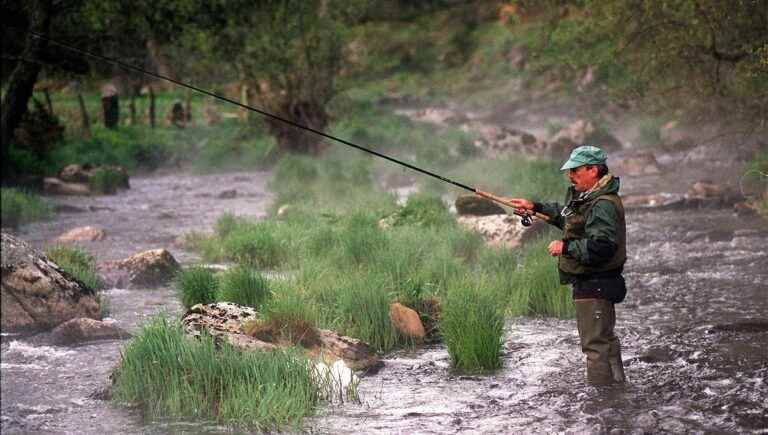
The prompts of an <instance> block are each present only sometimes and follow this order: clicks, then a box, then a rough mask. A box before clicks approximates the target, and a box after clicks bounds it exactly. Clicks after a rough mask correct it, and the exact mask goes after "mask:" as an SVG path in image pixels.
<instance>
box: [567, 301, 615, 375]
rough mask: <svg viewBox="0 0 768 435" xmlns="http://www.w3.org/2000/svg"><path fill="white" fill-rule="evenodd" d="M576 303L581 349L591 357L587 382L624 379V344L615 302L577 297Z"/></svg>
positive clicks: (588, 358) (588, 364)
mask: <svg viewBox="0 0 768 435" xmlns="http://www.w3.org/2000/svg"><path fill="white" fill-rule="evenodd" d="M574 304H575V305H576V327H577V328H578V330H579V338H580V339H581V351H582V352H584V355H586V357H587V382H589V383H590V384H612V383H621V382H624V380H625V377H624V365H623V364H622V362H621V344H620V343H619V338H618V337H616V334H614V332H613V327H614V325H615V324H616V311H615V309H614V306H613V303H612V302H610V301H607V300H605V299H576V300H574Z"/></svg>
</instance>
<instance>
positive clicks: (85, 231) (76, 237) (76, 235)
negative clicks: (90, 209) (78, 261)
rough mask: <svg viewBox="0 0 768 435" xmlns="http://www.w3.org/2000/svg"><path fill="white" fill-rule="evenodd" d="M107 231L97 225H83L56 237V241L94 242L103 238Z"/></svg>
mask: <svg viewBox="0 0 768 435" xmlns="http://www.w3.org/2000/svg"><path fill="white" fill-rule="evenodd" d="M106 237H107V233H106V232H105V231H104V230H103V229H101V228H97V227H92V226H85V227H77V228H73V229H71V230H69V231H67V232H66V233H64V234H62V235H60V236H59V237H57V238H56V240H55V242H57V243H71V242H94V241H98V240H104V239H105V238H106Z"/></svg>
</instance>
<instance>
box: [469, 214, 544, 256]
mask: <svg viewBox="0 0 768 435" xmlns="http://www.w3.org/2000/svg"><path fill="white" fill-rule="evenodd" d="M457 222H458V223H459V224H460V225H463V226H464V227H466V228H468V229H470V230H472V231H476V232H478V233H480V235H482V236H483V239H484V240H485V242H486V243H487V244H488V245H490V246H502V247H506V248H516V247H518V246H520V245H521V244H522V243H523V242H524V241H525V240H527V239H528V238H530V237H531V236H532V235H533V234H535V233H537V232H538V231H539V230H540V229H541V228H542V227H543V226H544V225H545V224H544V223H543V222H541V221H540V220H538V219H534V224H533V225H532V226H530V227H524V226H523V225H522V223H521V222H520V217H518V216H517V215H490V216H459V217H458V218H457Z"/></svg>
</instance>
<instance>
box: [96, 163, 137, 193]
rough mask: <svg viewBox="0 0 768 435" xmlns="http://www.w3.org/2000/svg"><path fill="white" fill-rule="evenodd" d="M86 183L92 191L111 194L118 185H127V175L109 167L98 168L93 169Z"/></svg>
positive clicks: (115, 190)
mask: <svg viewBox="0 0 768 435" xmlns="http://www.w3.org/2000/svg"><path fill="white" fill-rule="evenodd" d="M88 184H89V186H90V188H91V191H93V192H96V193H100V194H113V193H116V192H117V189H118V188H119V187H126V186H128V175H126V174H125V173H123V172H120V171H118V170H116V169H113V168H109V167H104V168H99V169H97V170H96V171H94V173H93V175H92V176H91V178H90V179H89V180H88Z"/></svg>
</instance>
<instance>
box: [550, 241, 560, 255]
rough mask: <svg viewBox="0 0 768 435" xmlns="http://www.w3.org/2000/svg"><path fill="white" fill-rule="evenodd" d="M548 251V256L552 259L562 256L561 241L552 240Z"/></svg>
mask: <svg viewBox="0 0 768 435" xmlns="http://www.w3.org/2000/svg"><path fill="white" fill-rule="evenodd" d="M547 250H548V251H549V255H551V256H553V257H559V256H561V255H563V241H562V240H553V241H552V242H551V243H550V244H549V247H548V248H547Z"/></svg>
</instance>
